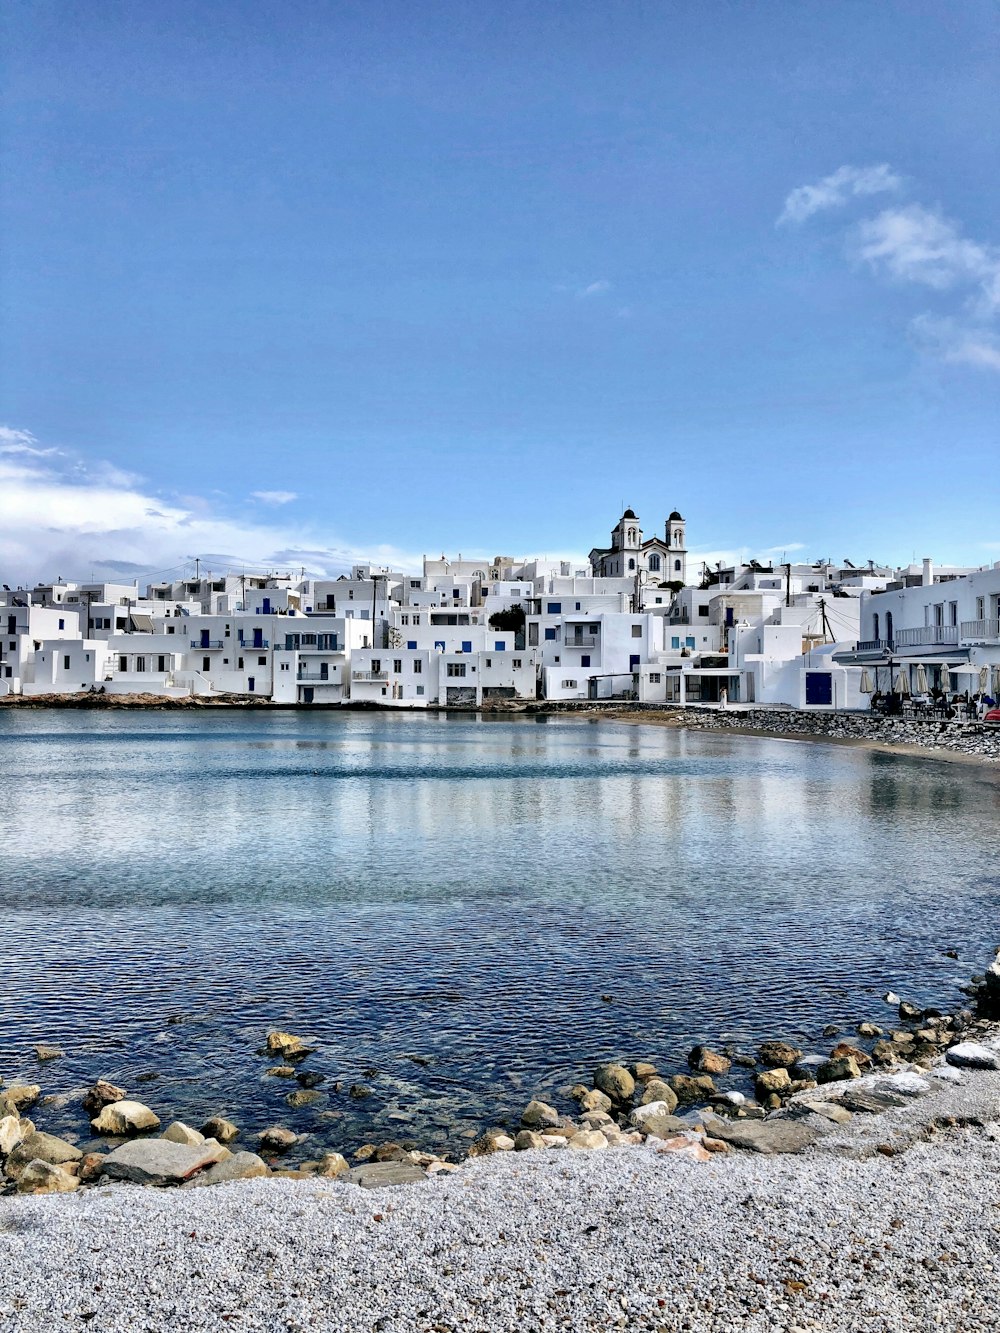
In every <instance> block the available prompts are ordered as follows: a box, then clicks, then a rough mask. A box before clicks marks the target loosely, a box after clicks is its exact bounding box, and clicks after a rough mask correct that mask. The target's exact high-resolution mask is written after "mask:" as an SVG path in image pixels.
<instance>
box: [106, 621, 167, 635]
mask: <svg viewBox="0 0 1000 1333" xmlns="http://www.w3.org/2000/svg"><path fill="white" fill-rule="evenodd" d="M110 626H111V622H110V621H109V620H106V621H105V622H104V628H105V629H109V628H110ZM167 633H168V634H174V633H176V630H175V629H174V626H173V625H168V626H167Z"/></svg>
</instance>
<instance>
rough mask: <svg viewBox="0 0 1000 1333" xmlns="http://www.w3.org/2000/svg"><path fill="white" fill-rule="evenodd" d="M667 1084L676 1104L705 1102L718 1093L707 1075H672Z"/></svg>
mask: <svg viewBox="0 0 1000 1333" xmlns="http://www.w3.org/2000/svg"><path fill="white" fill-rule="evenodd" d="M667 1083H668V1085H669V1087H670V1090H671V1091H672V1092H673V1094H674V1096H675V1097H676V1098H677V1100H678V1102H682V1103H685V1104H688V1103H691V1102H706V1101H708V1099H709V1098H710V1097H714V1096H715V1094H716V1093H717V1092H718V1088H717V1087H716V1086H715V1084H714V1083H713V1082H712V1079H711V1076H710V1075H708V1074H673V1075H671V1077H670V1078H669V1079H668V1080H667Z"/></svg>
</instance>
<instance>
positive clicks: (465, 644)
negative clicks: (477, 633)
mask: <svg viewBox="0 0 1000 1333" xmlns="http://www.w3.org/2000/svg"><path fill="white" fill-rule="evenodd" d="M462 652H463V653H471V652H472V640H471V639H463V640H462Z"/></svg>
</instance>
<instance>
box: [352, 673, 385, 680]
mask: <svg viewBox="0 0 1000 1333" xmlns="http://www.w3.org/2000/svg"><path fill="white" fill-rule="evenodd" d="M388 679H389V673H388V671H352V672H351V680H362V681H363V680H388Z"/></svg>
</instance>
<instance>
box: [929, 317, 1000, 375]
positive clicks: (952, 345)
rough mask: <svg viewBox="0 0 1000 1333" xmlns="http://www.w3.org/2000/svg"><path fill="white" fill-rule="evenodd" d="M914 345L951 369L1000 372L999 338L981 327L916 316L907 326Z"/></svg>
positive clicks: (951, 320)
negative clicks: (932, 354)
mask: <svg viewBox="0 0 1000 1333" xmlns="http://www.w3.org/2000/svg"><path fill="white" fill-rule="evenodd" d="M910 330H911V333H912V334H913V337H914V339H915V341H916V342H917V343H918V344H919V345H920V346H921V347H923V348H925V349H927V350H928V351H931V352H933V353H934V354H935V355H937V356H940V357H941V358H942V359H943V360H945V361H949V362H951V363H952V364H953V365H967V366H976V367H978V368H979V369H980V370H1000V337H998V336H997V334H996V333H994V332H993V331H992V330H991V329H989V328H986V327H983V326H982V325H976V324H970V323H968V322H964V321H961V320H955V319H948V318H944V319H940V318H937V317H936V316H934V315H918V316H917V318H916V319H915V320H913V321H912V323H911V324H910Z"/></svg>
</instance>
